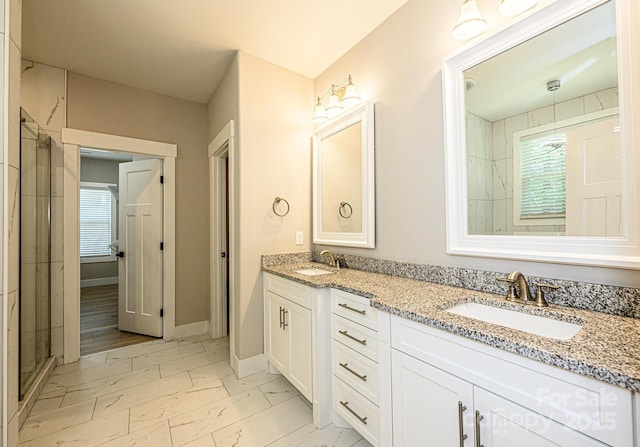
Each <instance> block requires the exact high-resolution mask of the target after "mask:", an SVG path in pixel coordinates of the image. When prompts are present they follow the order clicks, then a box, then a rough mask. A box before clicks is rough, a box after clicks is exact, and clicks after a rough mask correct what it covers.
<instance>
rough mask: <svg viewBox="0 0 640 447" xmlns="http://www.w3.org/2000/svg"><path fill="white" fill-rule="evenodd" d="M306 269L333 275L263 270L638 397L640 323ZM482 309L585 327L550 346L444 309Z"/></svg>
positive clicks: (291, 268)
mask: <svg viewBox="0 0 640 447" xmlns="http://www.w3.org/2000/svg"><path fill="white" fill-rule="evenodd" d="M303 268H322V269H324V270H332V269H331V268H330V267H328V266H327V265H325V264H318V263H313V262H305V263H299V264H281V265H277V266H264V267H263V270H264V271H266V272H269V273H273V274H275V275H278V276H282V277H285V278H288V279H291V280H293V281H296V282H299V283H302V284H305V285H308V286H311V287H314V288H334V289H339V290H344V291H346V292H351V293H354V294H356V295H360V296H363V297H366V298H370V299H371V306H373V307H375V308H378V309H380V310H382V311H385V312H388V313H391V314H393V315H399V316H401V317H404V318H408V319H410V320H414V321H417V322H420V323H423V324H426V325H429V326H432V327H435V328H438V329H442V330H445V331H448V332H451V333H454V334H458V335H461V336H463V337H466V338H469V339H471V340H476V341H479V342H482V343H485V344H487V345H491V346H494V347H497V348H500V349H503V350H505V351H508V352H512V353H515V354H519V355H522V356H524V357H528V358H530V359H533V360H538V361H541V362H543V363H546V364H549V365H553V366H557V367H560V368H563V369H566V370H569V371H573V372H575V373H578V374H582V375H585V376H589V377H592V378H594V379H598V380H602V381H604V382H608V383H611V384H613V385H617V386H620V387H624V388H628V389H631V390H633V391H640V320H639V319H636V318H628V317H620V316H615V315H609V314H604V313H600V312H595V311H589V310H583V309H576V308H571V307H565V306H558V305H553V304H550V305H549V307H546V308H535V307H531V306H522V305H518V304H514V303H510V302H507V301H505V299H504V296H500V295H495V294H492V293H483V292H477V291H474V290H468V289H463V288H458V287H451V286H445V285H440V284H435V283H430V282H424V281H417V280H413V279H407V278H401V277H396V276H390V275H384V274H380V273H370V272H364V271H360V270H353V269H346V268H343V269H341V270H340V271H339V272H336V273H334V274H329V275H319V276H307V275H303V274H300V273H296V272H295V270H300V269H303ZM462 302H479V303H484V304H490V305H493V306H497V307H503V308H507V309H513V310H519V311H522V312H526V313H531V314H535V315H541V316H547V317H550V318H554V319H557V320H563V321H567V322H571V323H577V324H581V325H582V329H581V330H580V331H579V332H578V333H577V334H576V335H575V336H574V337H573V338H572V339H570V340H555V339H550V338H546V337H543V336H538V335H533V334H529V333H526V332H522V331H518V330H515V329H510V328H506V327H503V326H498V325H494V324H491V323H485V322H482V321H479V320H475V319H472V318H468V317H463V316H460V315H455V314H452V313H449V312H446V311H445V310H444V309H447V308H449V307H451V306H452V305H455V304H457V303H462Z"/></svg>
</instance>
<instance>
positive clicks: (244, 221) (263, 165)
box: [209, 52, 313, 359]
mask: <svg viewBox="0 0 640 447" xmlns="http://www.w3.org/2000/svg"><path fill="white" fill-rule="evenodd" d="M227 76H228V77H225V79H224V80H223V82H222V83H221V85H220V87H219V88H218V91H217V92H216V94H215V95H214V96H213V98H212V100H211V101H210V103H209V136H210V139H211V138H213V137H215V135H216V134H217V133H218V132H219V130H220V129H221V128H222V126H224V124H226V122H227V121H228V120H229V119H236V116H237V121H236V136H237V138H236V150H237V154H238V157H237V161H238V164H237V167H238V170H237V171H236V180H237V184H236V191H237V195H236V208H235V212H236V216H237V220H236V229H237V231H238V233H237V234H238V237H237V242H238V245H237V247H238V250H237V253H236V259H235V266H236V301H235V303H236V304H235V310H236V313H235V325H236V329H237V331H236V334H237V335H236V346H235V349H236V355H237V356H238V358H239V359H246V358H249V357H252V356H255V355H258V354H261V353H262V352H263V320H262V318H263V309H262V307H263V306H262V278H261V274H260V269H261V255H262V254H269V253H281V252H298V251H308V250H309V248H310V243H309V238H310V234H309V233H310V220H309V216H310V213H311V189H310V172H311V139H310V136H311V130H312V127H311V119H310V117H311V115H310V113H312V108H313V107H312V106H313V96H312V93H313V81H312V80H311V79H308V78H305V77H303V76H300V75H298V74H296V73H293V72H291V71H288V70H285V69H284V68H281V67H278V66H276V65H273V64H270V63H268V62H265V61H263V60H261V59H258V58H256V57H253V56H251V55H248V54H246V53H243V52H239V53H238V55H237V57H236V59H235V61H234V63H233V64H232V66H231V67H230V71H229V72H227ZM236 85H237V87H236ZM234 96H235V98H239V103H238V105H237V107H238V108H237V109H234V106H235V104H236V101H238V99H234ZM236 110H237V112H236ZM236 113H237V115H236ZM276 196H281V197H284V198H285V199H287V200H288V201H289V203H290V206H291V209H290V212H289V214H288V215H287V216H285V217H277V216H275V215H274V214H273V212H272V210H271V206H272V204H273V200H274V199H275V197H276ZM296 231H303V232H304V239H305V240H304V244H303V245H295V232H296Z"/></svg>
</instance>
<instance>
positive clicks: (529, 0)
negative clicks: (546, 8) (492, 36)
mask: <svg viewBox="0 0 640 447" xmlns="http://www.w3.org/2000/svg"><path fill="white" fill-rule="evenodd" d="M537 4H538V0H502V1H501V2H500V6H498V12H499V13H500V14H502V15H503V16H517V15H518V14H520V13H523V12H525V11H526V10H528V9H531V8H533V7H534V6H536V5H537Z"/></svg>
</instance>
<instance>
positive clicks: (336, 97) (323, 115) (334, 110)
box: [312, 75, 361, 123]
mask: <svg viewBox="0 0 640 447" xmlns="http://www.w3.org/2000/svg"><path fill="white" fill-rule="evenodd" d="M327 96H329V103H328V104H327V108H326V109H325V107H324V106H323V105H322V101H323V100H324V99H325V98H326V97H327ZM360 101H361V98H360V96H358V92H357V91H356V86H355V85H353V81H352V79H351V75H349V76H348V77H347V80H346V81H345V82H343V83H342V84H331V87H329V90H327V92H326V93H325V94H324V95H322V96H318V102H317V103H316V108H315V112H314V114H313V118H312V121H313V122H314V123H324V122H325V121H327V120H329V119H331V118H334V117H336V116H338V115H340V113H342V111H343V110H344V109H348V108H351V107H353V106H355V105H356V104H358V103H360Z"/></svg>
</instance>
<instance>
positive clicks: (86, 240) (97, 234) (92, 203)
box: [80, 186, 112, 257]
mask: <svg viewBox="0 0 640 447" xmlns="http://www.w3.org/2000/svg"><path fill="white" fill-rule="evenodd" d="M111 200H112V199H111V192H110V191H109V190H108V189H107V188H106V186H105V187H104V188H99V187H89V188H87V187H82V186H81V187H80V256H81V257H87V256H109V255H110V254H111V252H110V249H109V244H111V242H112V235H111V228H112V224H111V219H112V215H111V214H112V211H111V210H112V207H111Z"/></svg>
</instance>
